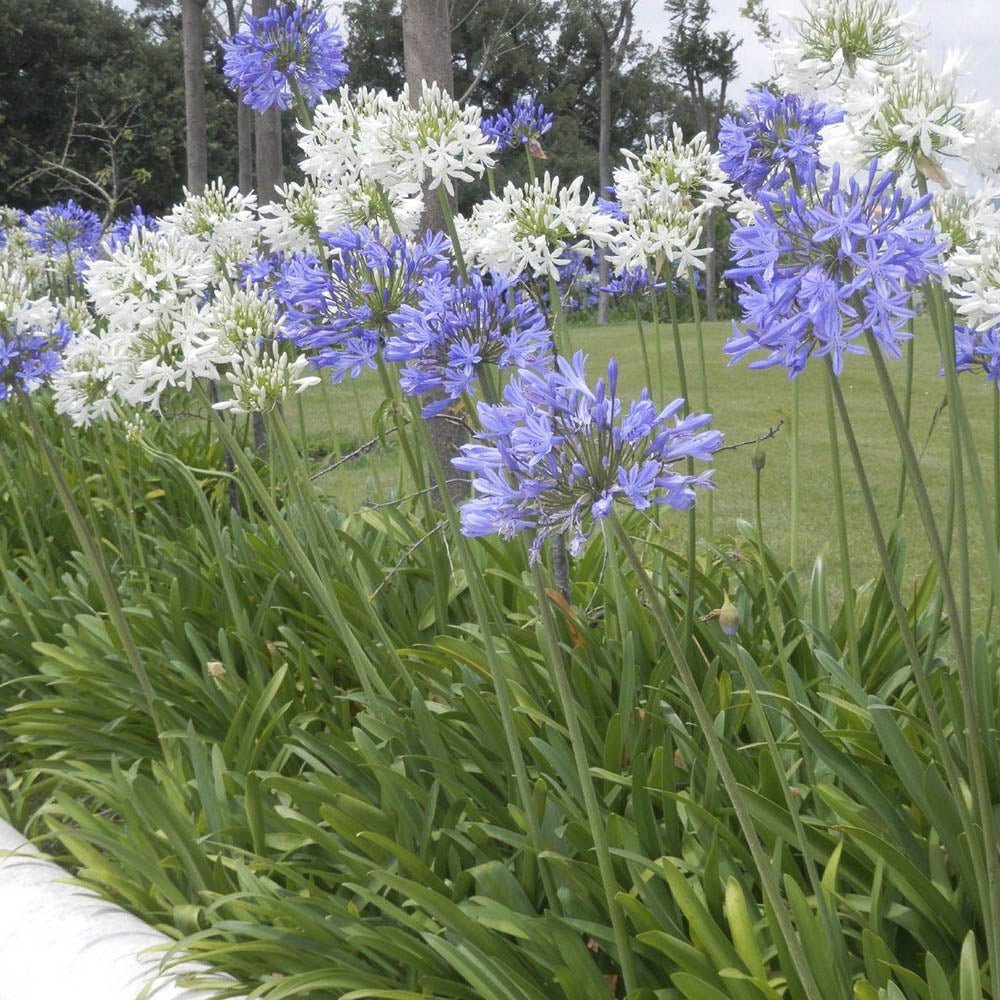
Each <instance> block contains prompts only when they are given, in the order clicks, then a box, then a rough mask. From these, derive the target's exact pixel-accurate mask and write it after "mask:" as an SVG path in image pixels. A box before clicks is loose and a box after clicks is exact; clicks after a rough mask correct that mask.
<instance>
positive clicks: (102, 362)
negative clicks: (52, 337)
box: [51, 331, 118, 427]
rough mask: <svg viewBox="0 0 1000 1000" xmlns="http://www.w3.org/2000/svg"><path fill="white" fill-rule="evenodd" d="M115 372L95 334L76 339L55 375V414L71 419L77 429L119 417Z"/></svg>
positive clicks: (53, 388)
mask: <svg viewBox="0 0 1000 1000" xmlns="http://www.w3.org/2000/svg"><path fill="white" fill-rule="evenodd" d="M114 374H115V370H114V367H113V366H109V364H108V345H107V343H106V342H105V341H104V339H103V338H102V337H99V336H98V335H97V334H96V333H93V332H90V331H87V332H84V333H80V334H78V335H77V336H75V337H74V338H73V339H72V340H71V341H70V342H69V344H68V345H67V347H66V349H65V351H63V355H62V366H61V367H60V368H59V370H58V371H56V373H55V374H54V375H53V376H52V380H51V386H52V395H53V399H54V400H55V408H56V413H62V414H64V415H65V416H67V417H69V419H70V421H71V422H72V423H73V424H74V426H76V427H88V426H89V425H90V424H92V423H93V422H94V421H96V420H104V419H107V420H114V419H116V417H117V416H118V410H117V408H116V406H115V396H114V393H113V391H112V389H111V382H112V378H113V377H114Z"/></svg>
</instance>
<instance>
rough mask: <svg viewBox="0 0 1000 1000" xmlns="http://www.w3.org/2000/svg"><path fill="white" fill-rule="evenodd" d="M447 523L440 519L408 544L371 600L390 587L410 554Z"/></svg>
mask: <svg viewBox="0 0 1000 1000" xmlns="http://www.w3.org/2000/svg"><path fill="white" fill-rule="evenodd" d="M447 525H448V522H447V520H444V521H438V523H437V524H435V525H434V527H433V528H431V529H430V530H429V531H425V532H424V533H423V534H422V535H421V536H420V537H419V538H418V539H417V540H416V541H415V542H414V543H413V544H412V545H410V546H408V547H407V549H406V551H404V552H403V554H402V555H401V556H400V557H399V559H397V560H396V565H395V566H393V567H392V569H391V570H390V571H389V573H388V574H387V575H386V578H385V579H384V580H383V581H382V582H381V583H380V584H379V585H378V586H377V587H376V588H375V590H374V591H372V594H371V597H370V598H369V600H372V601H374V600H375V598H376V597H378V595H379V594H381V593H382V591H383V590H385V588H386V587H388V586H389V584H390V583H392V581H393V580H394V579H395V578H396V576H397V575H398V574H399V572H400V570H401V569H402V568H403V566H404V565H405V563H406V562H407V560H408V559H409V558H410V556H412V555H413V553H414V552H416V551H417V549H419V548H420V546H421V545H423V544H424V542H426V541H427V540H428V539H429V538H432V537H433V536H434V535H436V534H437V533H438V532H439V531H442V530H443V529H444V528H445V527H447Z"/></svg>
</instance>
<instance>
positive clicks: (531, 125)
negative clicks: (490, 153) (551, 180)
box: [482, 97, 554, 159]
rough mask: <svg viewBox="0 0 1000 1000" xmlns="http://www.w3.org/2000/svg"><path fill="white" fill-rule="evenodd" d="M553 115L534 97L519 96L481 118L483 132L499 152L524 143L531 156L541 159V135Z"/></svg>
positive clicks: (550, 125)
mask: <svg viewBox="0 0 1000 1000" xmlns="http://www.w3.org/2000/svg"><path fill="white" fill-rule="evenodd" d="M553 120H554V116H553V115H552V113H551V112H549V111H546V110H545V108H544V107H543V106H542V105H541V104H540V103H538V102H537V101H536V100H535V99H534V98H533V97H519V98H518V99H517V100H516V101H515V102H514V104H513V105H512V106H511V107H509V108H504V110H503V111H501V112H500V113H499V114H496V115H493V117H492V118H485V119H483V124H482V128H483V132H485V133H486V135H488V136H489V137H490V138H491V139H492V140H493V141H494V142H495V143H496V148H497V152H498V153H502V152H503V151H504V150H507V149H514V148H516V147H517V146H526V147H527V148H528V152H529V153H531V154H532V155H533V156H535V157H538V158H540V159H544V158H546V157H545V154H544V152H543V151H542V145H541V139H542V136H543V135H545V133H546V132H548V131H549V130H550V129H551V128H552V122H553Z"/></svg>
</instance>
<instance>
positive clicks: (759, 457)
mask: <svg viewBox="0 0 1000 1000" xmlns="http://www.w3.org/2000/svg"><path fill="white" fill-rule="evenodd" d="M766 464H767V452H766V451H764V450H763V449H762V448H761V447H760V445H758V446H757V447H756V448H755V449H754V452H753V457H752V458H751V459H750V466H751V467H752V468H753V471H754V472H760V471H761V469H763V468H764V466H765V465H766Z"/></svg>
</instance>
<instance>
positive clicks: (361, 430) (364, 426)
mask: <svg viewBox="0 0 1000 1000" xmlns="http://www.w3.org/2000/svg"><path fill="white" fill-rule="evenodd" d="M351 390H352V392H353V395H354V408H355V410H357V414H358V435H359V436H360V438H361V440H362V441H363V440H364V439H365V438H366V437H368V431H369V427H368V421H367V420H366V419H365V411H364V407H362V405H361V390H360V389H359V388H358V380H357V379H354V378H352V379H351ZM328 412H329V411H328ZM330 427H331V431H332V429H333V424H332V422H331V424H330ZM338 450H339V449H338ZM372 476H373V478H374V479H375V488H376V489H377V490H378V492H379V495H380V496H384V495H385V489H384V488H383V486H382V476H381V474H380V473H379V471H378V463H377V462H372Z"/></svg>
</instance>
